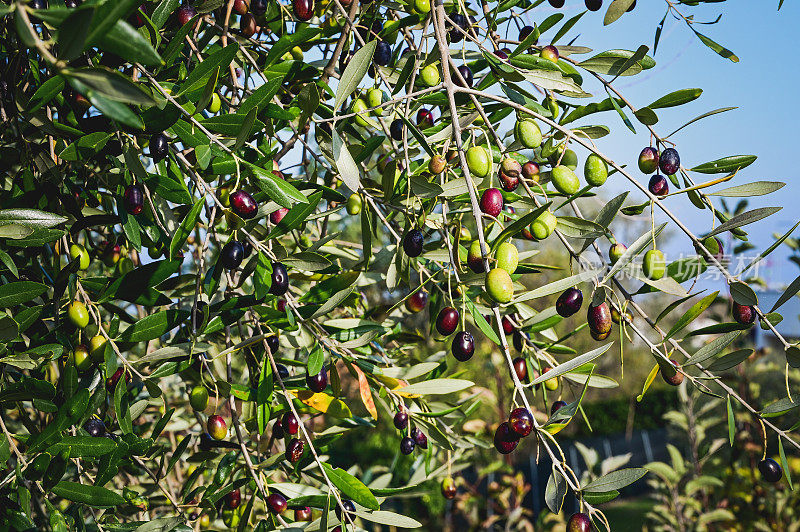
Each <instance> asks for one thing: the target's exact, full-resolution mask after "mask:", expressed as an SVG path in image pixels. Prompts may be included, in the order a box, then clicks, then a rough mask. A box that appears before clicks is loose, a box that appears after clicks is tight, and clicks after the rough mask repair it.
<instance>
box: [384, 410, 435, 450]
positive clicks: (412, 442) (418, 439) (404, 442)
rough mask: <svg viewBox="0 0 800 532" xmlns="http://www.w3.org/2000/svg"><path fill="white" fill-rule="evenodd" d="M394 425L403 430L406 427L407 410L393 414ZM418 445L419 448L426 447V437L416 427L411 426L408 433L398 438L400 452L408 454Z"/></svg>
mask: <svg viewBox="0 0 800 532" xmlns="http://www.w3.org/2000/svg"><path fill="white" fill-rule="evenodd" d="M392 421H393V422H394V426H395V428H396V429H397V430H402V431H405V430H406V429H407V428H408V413H407V412H404V411H403V412H398V413H396V414H395V415H394V419H393V420H392ZM417 447H419V448H420V449H427V448H428V437H427V436H426V435H425V433H424V432H422V431H421V430H419V428H417V427H412V429H411V431H410V433H409V434H407V435H406V436H403V438H402V439H401V440H400V452H401V453H403V454H405V455H409V454H411V453H413V452H414V449H415V448H417Z"/></svg>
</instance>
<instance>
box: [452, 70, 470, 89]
mask: <svg viewBox="0 0 800 532" xmlns="http://www.w3.org/2000/svg"><path fill="white" fill-rule="evenodd" d="M458 72H459V73H460V74H461V77H462V78H464V82H466V86H467V87H469V88H472V83H473V77H472V70H470V68H469V67H468V66H467V65H461V66H459V67H458ZM455 81H456V85H458V86H459V87H463V86H464V83H462V82H461V80H460V79H458V76H455Z"/></svg>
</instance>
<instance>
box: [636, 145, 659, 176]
mask: <svg viewBox="0 0 800 532" xmlns="http://www.w3.org/2000/svg"><path fill="white" fill-rule="evenodd" d="M638 164H639V170H641V171H642V172H643V173H645V174H652V173H653V172H655V171H656V170H658V150H657V149H655V148H653V147H652V146H648V147H646V148H644V149H643V150H642V153H640V154H639V163H638Z"/></svg>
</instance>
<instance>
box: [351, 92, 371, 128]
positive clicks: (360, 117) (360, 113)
mask: <svg viewBox="0 0 800 532" xmlns="http://www.w3.org/2000/svg"><path fill="white" fill-rule="evenodd" d="M367 107H368V106H367V102H365V101H364V100H362V99H361V98H356V100H355V101H354V102H353V106H352V107H351V108H350V111H351V112H353V113H356V124H358V125H359V126H361V127H369V122H367V120H366V119H365V118H364V115H366V114H367V113H365V111H366V110H367Z"/></svg>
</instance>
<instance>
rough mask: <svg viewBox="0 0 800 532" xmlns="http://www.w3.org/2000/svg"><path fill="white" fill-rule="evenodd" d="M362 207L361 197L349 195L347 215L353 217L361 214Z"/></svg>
mask: <svg viewBox="0 0 800 532" xmlns="http://www.w3.org/2000/svg"><path fill="white" fill-rule="evenodd" d="M362 205H363V202H362V200H361V196H360V195H358V194H351V195H350V197H349V198H347V214H350V215H353V216H355V215H356V214H358V213H360V212H361V206H362Z"/></svg>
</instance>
